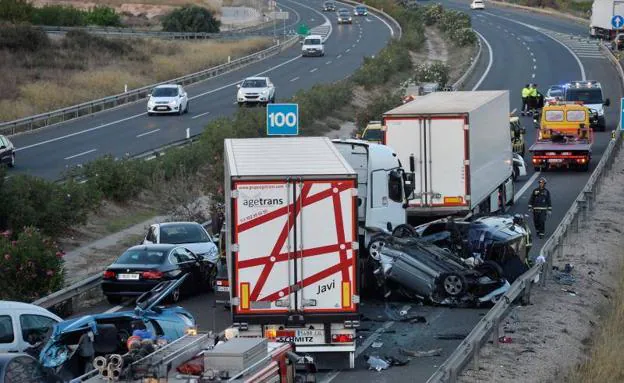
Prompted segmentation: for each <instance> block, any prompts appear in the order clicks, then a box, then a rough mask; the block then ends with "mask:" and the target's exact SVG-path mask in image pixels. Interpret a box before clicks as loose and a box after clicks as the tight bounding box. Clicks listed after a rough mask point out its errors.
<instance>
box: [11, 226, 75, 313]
mask: <svg viewBox="0 0 624 383" xmlns="http://www.w3.org/2000/svg"><path fill="white" fill-rule="evenodd" d="M63 255H64V254H63V252H61V251H60V250H59V248H58V246H56V244H55V243H54V242H52V241H51V240H50V239H49V238H46V237H45V236H43V235H42V234H41V233H40V232H38V231H37V230H36V229H34V228H32V227H28V228H25V229H24V231H22V232H21V233H19V234H18V235H17V236H16V237H14V238H12V237H11V232H8V231H7V232H4V233H1V235H0V274H2V278H0V300H17V301H26V302H31V301H33V300H36V299H37V298H41V297H42V296H45V295H48V294H50V293H52V292H54V291H57V290H58V289H60V288H62V287H63V269H62V268H63Z"/></svg>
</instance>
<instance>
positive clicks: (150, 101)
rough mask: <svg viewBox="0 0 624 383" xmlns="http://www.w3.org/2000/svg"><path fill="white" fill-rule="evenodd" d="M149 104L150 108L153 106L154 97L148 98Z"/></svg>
mask: <svg viewBox="0 0 624 383" xmlns="http://www.w3.org/2000/svg"><path fill="white" fill-rule="evenodd" d="M147 106H149V107H150V108H151V107H152V106H154V100H152V99H150V100H148V101H147Z"/></svg>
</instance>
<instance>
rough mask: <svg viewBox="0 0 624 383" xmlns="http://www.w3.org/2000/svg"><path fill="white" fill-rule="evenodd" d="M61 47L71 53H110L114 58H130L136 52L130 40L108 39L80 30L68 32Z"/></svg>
mask: <svg viewBox="0 0 624 383" xmlns="http://www.w3.org/2000/svg"><path fill="white" fill-rule="evenodd" d="M61 46H62V47H63V48H65V49H68V50H70V51H81V52H84V51H93V52H108V53H110V54H111V55H113V56H129V55H130V53H134V51H135V50H134V48H133V46H132V42H131V41H130V40H124V39H111V38H106V37H101V36H96V35H92V34H90V33H88V32H85V31H80V30H77V31H69V32H67V33H66V34H65V38H64V39H63V40H62V42H61Z"/></svg>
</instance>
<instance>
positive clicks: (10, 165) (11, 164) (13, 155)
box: [9, 153, 15, 168]
mask: <svg viewBox="0 0 624 383" xmlns="http://www.w3.org/2000/svg"><path fill="white" fill-rule="evenodd" d="M9 167H10V168H13V167H15V153H13V154H11V162H9Z"/></svg>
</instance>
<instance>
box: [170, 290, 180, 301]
mask: <svg viewBox="0 0 624 383" xmlns="http://www.w3.org/2000/svg"><path fill="white" fill-rule="evenodd" d="M180 295H181V294H180V288H179V287H178V288H177V289H175V290H173V291H172V292H171V294H169V299H170V300H171V303H178V302H179V301H180Z"/></svg>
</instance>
